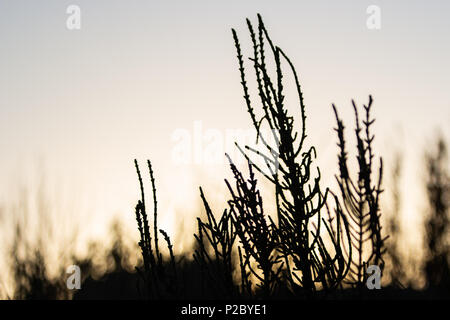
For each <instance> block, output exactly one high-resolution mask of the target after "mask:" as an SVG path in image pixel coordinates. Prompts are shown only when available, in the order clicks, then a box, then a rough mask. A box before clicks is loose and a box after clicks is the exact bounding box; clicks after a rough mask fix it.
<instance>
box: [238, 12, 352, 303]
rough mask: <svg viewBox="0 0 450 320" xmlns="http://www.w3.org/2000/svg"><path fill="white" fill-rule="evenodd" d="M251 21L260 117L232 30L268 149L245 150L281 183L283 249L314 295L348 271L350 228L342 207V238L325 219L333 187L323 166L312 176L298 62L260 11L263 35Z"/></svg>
mask: <svg viewBox="0 0 450 320" xmlns="http://www.w3.org/2000/svg"><path fill="white" fill-rule="evenodd" d="M247 25H248V29H249V31H250V37H251V41H252V43H253V57H252V58H250V60H251V61H252V62H253V67H254V71H255V74H256V80H257V89H258V94H259V97H260V104H261V109H262V112H263V115H262V116H261V117H260V118H258V117H257V115H256V113H255V107H254V104H253V103H252V102H251V100H250V95H249V89H248V86H247V82H246V75H245V69H244V61H243V57H242V53H241V47H240V43H239V40H238V37H237V34H236V31H235V30H234V29H233V30H232V32H233V38H234V41H235V46H236V50H237V57H238V62H239V71H240V75H241V84H242V87H243V91H244V99H245V101H246V104H247V110H248V113H249V114H250V117H251V119H252V123H253V126H254V128H255V130H256V136H257V139H256V141H257V142H258V141H259V140H260V141H262V143H263V145H264V147H265V149H266V151H265V152H261V151H258V150H256V149H255V148H251V147H249V146H246V147H245V149H246V150H245V151H244V150H242V149H241V148H239V149H240V150H241V151H242V153H243V154H244V155H245V157H246V158H247V160H249V161H251V159H250V158H251V157H250V156H249V153H252V154H256V155H257V156H258V157H259V158H260V159H262V160H263V161H264V162H265V164H266V166H267V170H268V172H264V170H262V169H263V168H260V167H259V166H258V165H256V164H255V163H253V161H251V163H252V166H253V167H254V168H255V169H256V170H257V171H259V172H260V173H261V174H263V176H264V177H265V178H266V179H267V180H269V181H270V182H271V183H272V184H273V185H274V187H275V196H276V208H277V209H276V210H277V212H276V213H277V218H278V225H277V226H276V228H275V229H276V234H277V239H278V250H279V252H280V255H281V256H282V257H283V259H284V261H285V266H286V274H287V278H288V281H289V283H290V286H291V289H292V290H296V289H295V288H298V287H299V286H300V288H301V289H302V290H303V291H304V293H306V294H307V295H308V296H311V294H313V293H314V292H315V291H316V289H317V285H316V283H321V284H322V287H324V288H327V289H331V288H334V287H336V286H337V285H338V284H339V283H340V281H341V280H342V278H343V277H345V274H346V273H347V270H348V263H347V262H346V259H345V257H344V256H343V254H342V252H341V250H340V246H341V244H340V242H341V240H342V239H345V236H343V235H342V233H341V231H342V230H344V233H345V230H346V229H347V228H346V227H344V228H342V226H343V225H345V224H346V220H345V218H344V217H342V216H341V212H340V210H336V211H335V212H334V213H335V214H336V219H335V220H334V221H335V223H337V224H338V226H337V230H339V237H338V238H336V237H335V235H336V232H333V231H332V229H333V227H332V226H330V225H329V222H330V219H328V220H325V219H324V218H322V216H321V215H322V211H323V210H325V207H326V201H327V194H328V189H326V190H325V192H322V191H321V187H320V171H319V169H318V168H317V177H315V178H314V177H313V175H312V170H313V169H314V168H313V165H312V163H313V159H314V158H315V156H316V151H315V148H314V147H310V148H309V149H306V148H305V139H306V126H305V122H306V115H305V105H304V101H303V93H302V91H301V87H300V84H299V79H298V76H297V72H296V70H295V68H294V66H293V64H292V63H291V61H290V60H289V58H288V57H287V55H286V54H285V53H284V52H283V50H281V49H280V48H279V47H278V46H275V45H274V44H273V42H272V40H271V39H270V37H269V35H268V32H267V30H266V28H265V26H264V23H263V21H262V18H261V16H260V15H258V36H257V35H256V34H255V32H254V29H253V26H252V24H251V22H250V21H249V20H248V19H247ZM266 43H267V44H268V46H269V52H270V54H272V55H273V57H274V63H275V73H276V78H275V79H274V80H272V79H271V77H270V75H269V73H270V72H269V70H268V67H267V62H266V52H265V44H266ZM284 63H286V64H287V68H288V70H289V71H290V72H291V73H292V75H293V77H294V82H295V88H296V91H297V95H298V102H299V108H300V114H301V128H300V131H299V132H297V130H296V128H295V126H294V118H293V117H292V116H290V115H289V114H288V110H287V107H286V105H285V95H284V84H283V77H284V75H283V67H282V65H283V64H284ZM263 124H264V125H267V126H268V128H269V129H270V131H271V133H272V137H273V140H274V141H275V142H274V144H275V145H269V143H268V137H266V136H264V135H263V134H261V130H260V128H261V126H262V125H263ZM298 139H299V141H298ZM238 147H239V146H238ZM330 214H331V213H330ZM331 220H333V219H331ZM314 222H315V224H314ZM324 226H325V227H324ZM322 228H325V229H326V230H325V234H326V238H331V241H329V244H330V247H331V248H332V249H330V248H327V246H326V245H325V241H324V238H323V235H322ZM244 249H245V248H244Z"/></svg>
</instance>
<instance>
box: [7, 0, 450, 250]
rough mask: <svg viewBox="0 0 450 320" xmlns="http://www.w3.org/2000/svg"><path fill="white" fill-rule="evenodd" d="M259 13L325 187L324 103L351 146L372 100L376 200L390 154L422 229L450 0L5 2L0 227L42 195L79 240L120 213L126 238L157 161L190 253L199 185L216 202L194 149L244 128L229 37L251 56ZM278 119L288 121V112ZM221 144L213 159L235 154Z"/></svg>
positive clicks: (171, 224)
mask: <svg viewBox="0 0 450 320" xmlns="http://www.w3.org/2000/svg"><path fill="white" fill-rule="evenodd" d="M70 5H77V6H78V7H79V8H80V10H81V28H80V29H79V30H69V29H68V28H67V26H66V21H67V19H68V18H69V15H70V14H68V13H66V9H67V7H68V6H70ZM370 5H376V6H378V7H379V8H380V10H381V16H380V17H381V28H380V29H379V30H370V29H368V27H367V25H366V21H367V19H368V17H369V14H368V13H367V12H366V9H367V8H368V7H369V6H370ZM257 13H260V14H261V15H262V16H263V18H264V22H265V24H266V27H267V28H268V30H269V33H270V34H271V37H272V39H273V40H274V42H275V43H276V44H278V45H279V46H280V47H281V48H282V49H283V50H284V51H285V52H286V53H287V55H288V56H289V57H290V59H291V61H292V62H293V63H294V64H295V66H296V68H297V72H298V74H299V77H300V82H301V84H302V89H303V92H304V97H305V103H306V107H307V110H306V112H307V116H308V119H307V121H308V122H307V132H308V139H309V140H308V142H309V145H311V144H314V145H316V147H317V151H318V159H317V162H316V164H318V165H320V167H321V169H322V174H323V183H324V184H325V185H329V186H333V184H334V177H333V176H334V174H335V173H336V172H337V158H336V153H337V147H336V139H337V138H336V136H335V132H334V130H333V128H334V127H335V120H334V115H333V113H332V108H331V104H332V103H335V104H336V106H337V107H338V109H339V111H340V113H341V117H342V118H343V119H344V120H345V122H346V126H347V131H346V132H347V135H348V137H349V147H350V148H353V147H354V141H353V140H351V138H352V136H350V135H351V134H352V133H353V131H352V130H353V124H354V123H353V109H352V107H351V99H355V101H356V102H357V104H358V105H362V104H363V103H364V104H365V103H367V101H368V95H369V94H372V96H373V98H374V107H373V115H374V116H375V117H376V119H377V121H376V123H375V125H374V130H375V131H374V132H375V134H376V143H375V146H376V153H377V154H378V155H381V156H382V157H383V158H384V160H385V164H386V170H385V174H386V175H385V177H386V179H385V181H386V189H387V190H388V189H389V185H388V182H389V175H390V170H391V169H392V159H393V154H394V152H395V151H396V150H400V151H401V152H402V153H403V158H404V161H405V162H404V171H403V179H402V186H403V188H402V191H403V194H402V196H403V199H404V207H403V209H404V210H403V211H402V215H403V218H402V219H403V220H404V221H405V223H406V226H408V227H411V228H417V226H418V225H419V224H420V221H421V216H420V215H421V213H422V209H423V208H424V206H425V203H424V201H423V198H421V196H420V194H421V190H423V189H422V188H423V183H422V181H423V174H424V172H423V165H422V155H423V152H424V150H425V149H426V148H428V147H430V146H431V145H432V143H433V142H434V141H435V137H436V136H437V133H439V132H440V133H441V134H442V136H443V137H444V138H445V140H446V141H447V143H449V142H450V129H449V128H450V126H449V124H450V111H449V110H450V90H449V88H450V60H449V57H450V41H449V38H448V36H449V34H450V33H449V31H450V19H449V15H450V2H449V1H446V0H442V1H438V0H430V1H402V0H397V1H375V0H371V1H365V0H353V1H349V0H346V1H332V0H328V1H323V0H319V1H261V0H258V1H234V0H233V1H231V0H227V1H205V0H202V1H194V0H191V1H144V0H142V1H138V0H127V1H125V0H121V1H118V0H114V1H113V0H108V1H106V0H103V1H102V0H94V1H92V0H89V1H88V0H71V1H62V0H58V1H56V0H54V1H47V0H41V1H23V0H0V48H1V50H0V152H1V157H0V229H1V228H3V229H7V228H8V223H9V221H10V220H11V215H12V214H13V212H14V209H13V207H14V206H17V204H18V203H19V201H20V198H21V197H23V194H22V193H23V192H24V191H23V190H24V189H26V190H28V191H27V192H28V194H30V195H33V194H36V193H37V192H38V191H36V190H38V189H39V188H42V189H41V192H43V193H45V195H46V197H47V198H48V201H49V207H50V208H51V210H52V211H53V212H54V215H55V216H57V217H58V219H62V220H64V221H69V222H67V224H68V225H69V226H71V225H78V227H79V229H80V231H81V232H82V233H83V234H85V235H86V234H87V235H89V236H96V235H101V234H103V233H104V232H105V228H106V227H107V226H108V223H109V222H108V221H109V219H110V218H112V217H120V218H121V219H122V220H123V221H124V224H126V225H129V226H130V232H131V234H130V235H131V236H132V237H137V232H135V230H134V211H133V208H134V205H135V203H136V201H137V200H138V198H139V189H138V181H137V178H136V173H135V170H134V164H133V160H134V159H135V158H137V159H138V160H139V161H140V163H141V166H142V168H141V170H142V171H143V172H144V173H147V170H145V160H146V159H151V160H152V162H153V167H154V171H155V175H156V183H157V189H158V197H159V198H158V201H159V209H160V211H159V212H160V217H161V222H160V223H161V226H162V227H163V228H165V229H168V230H169V232H171V233H172V234H173V233H175V232H176V229H179V230H183V231H185V234H184V235H183V237H184V236H185V237H187V238H189V241H190V240H191V239H192V232H191V231H190V228H191V227H192V226H193V223H194V222H195V221H194V220H193V219H192V217H193V216H194V215H197V214H199V213H200V212H201V208H200V201H199V192H198V187H199V186H200V185H202V186H203V187H204V190H205V193H206V195H207V196H208V197H209V198H210V199H211V202H212V203H213V206H214V207H216V208H218V209H222V208H224V207H225V206H226V204H225V201H226V200H227V193H226V189H225V184H224V183H223V179H224V178H225V177H230V174H229V170H228V165H227V162H226V161H225V157H224V156H222V157H221V158H219V161H215V162H214V163H206V162H205V161H204V160H205V159H203V158H202V152H204V151H205V150H207V149H208V145H209V144H210V143H211V140H210V139H211V136H214V135H215V136H216V137H217V134H219V137H222V138H223V139H222V138H221V139H222V140H221V141H224V140H225V137H226V136H227V132H230V130H251V121H250V118H249V116H248V114H247V112H246V107H245V103H244V100H243V98H242V89H241V85H240V83H239V82H240V78H239V72H238V69H237V60H236V53H235V48H234V43H233V39H232V36H231V28H232V27H233V28H235V29H236V30H237V32H238V35H239V37H240V40H241V44H242V49H243V52H244V56H249V55H251V46H250V41H249V35H248V30H247V27H246V23H245V18H246V17H248V18H250V19H251V20H252V21H253V22H254V24H256V22H257V19H256V14H257ZM247 62H248V61H247ZM247 67H248V71H249V72H251V68H250V67H251V65H250V63H248V64H247ZM250 86H252V87H254V83H250ZM291 93H293V92H291ZM287 95H289V92H288V93H287ZM254 101H257V99H256V97H254ZM289 109H290V110H291V112H292V113H293V114H295V115H298V114H299V113H298V106H297V105H296V104H295V103H293V104H292V105H290V106H289ZM250 132H251V131H250ZM180 133H183V134H186V133H187V134H188V135H189V136H190V141H191V143H190V144H189V145H188V146H187V147H186V148H187V150H190V151H191V152H192V153H191V155H192V157H191V161H189V159H188V161H187V162H185V163H180V161H178V160H177V159H176V157H175V156H174V154H175V153H174V152H175V150H177V149H176V148H177V147H180V145H179V143H180V140H177V137H178V138H179V134H180ZM350 137H351V138H350ZM223 145H225V147H223V148H222V149H223V150H219V151H220V154H224V153H225V152H229V153H233V150H230V148H228V146H229V143H227V142H224V143H223ZM350 150H351V151H352V152H353V149H350ZM234 155H235V158H239V157H240V156H239V155H238V154H237V153H234ZM351 156H354V153H353V154H351ZM236 160H239V159H236ZM145 181H146V186H147V190H148V191H150V185H149V179H148V176H147V175H145ZM42 190H44V191H42ZM148 196H150V193H148ZM387 199H388V195H387V196H386V200H387ZM180 226H183V228H182V229H180V228H179V227H180ZM411 230H416V229H411ZM408 233H409V232H408ZM178 237H180V236H178ZM409 237H410V238H411V239H410V240H411V241H417V239H416V238H417V236H414V235H412V234H411V233H409ZM413 243H414V242H410V244H411V245H413Z"/></svg>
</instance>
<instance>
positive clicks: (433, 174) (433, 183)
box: [425, 138, 450, 289]
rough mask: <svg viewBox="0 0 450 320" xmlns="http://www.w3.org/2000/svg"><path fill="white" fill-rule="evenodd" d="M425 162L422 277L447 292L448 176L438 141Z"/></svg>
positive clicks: (449, 254) (449, 270) (449, 283)
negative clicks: (425, 199)
mask: <svg viewBox="0 0 450 320" xmlns="http://www.w3.org/2000/svg"><path fill="white" fill-rule="evenodd" d="M425 159H426V169H427V171H426V172H427V180H426V189H427V195H428V202H429V214H428V217H427V220H426V223H425V232H426V238H425V240H426V248H427V256H426V257H425V259H426V262H425V277H426V281H427V285H428V286H432V287H444V288H447V289H448V288H449V287H450V267H449V259H450V246H449V244H448V235H449V201H450V175H449V173H448V171H447V170H448V169H447V165H448V160H447V148H446V146H445V143H444V140H443V139H442V138H440V139H439V140H438V143H437V151H436V153H435V154H432V153H427V154H426V155H425Z"/></svg>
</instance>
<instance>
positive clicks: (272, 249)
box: [225, 157, 283, 297]
mask: <svg viewBox="0 0 450 320" xmlns="http://www.w3.org/2000/svg"><path fill="white" fill-rule="evenodd" d="M228 159H229V161H230V166H231V170H232V172H233V174H234V179H235V186H236V187H235V189H233V187H232V186H231V184H230V183H229V182H228V181H227V180H225V182H226V184H227V186H228V190H229V191H230V193H231V197H232V198H231V200H229V201H228V203H229V205H230V215H231V219H232V221H233V225H234V228H235V230H236V231H235V232H236V234H237V236H238V237H239V240H240V246H241V247H242V248H243V251H241V252H243V254H241V256H240V257H241V268H243V269H242V270H241V274H243V275H244V276H245V277H246V278H249V276H250V274H251V275H252V276H253V277H255V278H256V279H257V280H258V283H257V284H256V286H257V287H258V288H259V289H260V290H261V292H262V295H263V296H264V297H270V296H271V295H272V294H273V293H274V292H276V289H277V285H278V284H279V282H280V280H281V279H280V275H281V271H282V267H283V262H282V259H281V257H280V256H279V255H278V254H277V248H278V246H279V241H278V238H277V237H278V235H277V231H276V227H275V224H274V223H273V221H272V219H271V218H270V216H266V215H265V214H264V209H263V201H262V198H261V195H260V192H259V190H258V189H257V188H256V184H257V181H256V178H255V175H254V173H253V170H252V165H251V164H250V163H249V165H248V168H249V174H250V177H249V179H248V180H246V179H245V178H244V177H243V175H242V173H241V172H240V171H239V170H238V169H237V168H236V166H235V165H234V164H233V162H232V161H231V158H229V157H228ZM267 219H268V220H269V221H267ZM255 267H256V268H257V270H255ZM245 281H248V280H245ZM246 291H247V292H250V293H251V290H248V289H247V290H246Z"/></svg>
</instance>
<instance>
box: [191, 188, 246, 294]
mask: <svg viewBox="0 0 450 320" xmlns="http://www.w3.org/2000/svg"><path fill="white" fill-rule="evenodd" d="M200 196H201V199H202V201H203V205H204V208H205V211H206V219H207V221H206V222H203V221H202V220H201V219H200V218H197V223H198V233H197V234H195V235H194V237H195V239H196V249H195V252H194V255H193V257H194V260H195V261H196V262H197V264H198V265H199V267H200V269H201V274H202V291H203V293H205V292H208V291H211V289H212V291H214V293H215V295H216V297H222V298H235V297H237V296H238V295H239V291H238V289H237V286H236V285H235V283H234V280H233V271H234V269H235V261H234V259H233V246H234V243H235V240H236V233H235V230H234V226H233V223H232V220H231V215H230V213H229V212H228V211H227V210H226V209H225V210H224V212H223V214H222V216H221V218H220V220H219V221H218V222H217V220H216V218H215V217H214V214H213V212H212V210H211V208H210V206H209V204H208V201H207V200H206V197H205V195H204V193H203V190H202V188H200Z"/></svg>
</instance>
